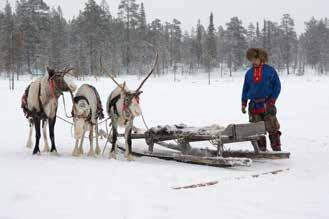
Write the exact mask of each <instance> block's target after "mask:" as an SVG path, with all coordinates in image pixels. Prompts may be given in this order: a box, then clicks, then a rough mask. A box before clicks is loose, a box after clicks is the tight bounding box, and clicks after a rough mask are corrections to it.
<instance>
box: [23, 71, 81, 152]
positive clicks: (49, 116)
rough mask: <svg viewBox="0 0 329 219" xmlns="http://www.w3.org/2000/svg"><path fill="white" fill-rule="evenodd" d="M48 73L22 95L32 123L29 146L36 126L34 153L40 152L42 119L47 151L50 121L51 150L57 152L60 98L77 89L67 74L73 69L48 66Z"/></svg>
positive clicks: (24, 108)
mask: <svg viewBox="0 0 329 219" xmlns="http://www.w3.org/2000/svg"><path fill="white" fill-rule="evenodd" d="M47 71H48V74H47V75H45V76H43V77H41V78H38V79H37V80H35V81H33V82H32V83H31V84H30V85H29V86H28V88H27V89H26V90H25V92H24V95H23V97H22V105H21V106H22V108H23V111H24V114H25V116H26V118H27V119H28V120H29V123H30V132H29V138H28V142H27V146H28V147H29V146H30V145H31V144H32V140H31V136H32V130H33V126H34V127H35V132H36V133H35V139H36V141H35V145H34V149H33V154H39V153H40V149H39V140H40V137H41V134H40V123H41V121H42V129H43V136H44V140H45V149H44V150H45V151H46V152H49V147H48V143H47V131H46V125H47V123H49V136H50V140H51V148H50V152H52V153H55V154H56V153H57V149H56V145H55V134H54V128H55V123H56V113H57V108H58V98H59V97H60V96H61V95H62V94H63V92H70V93H71V95H72V92H74V91H75V90H76V85H75V83H74V82H73V81H71V80H69V79H68V78H67V77H66V76H67V74H71V72H72V71H73V69H64V70H63V71H56V70H54V69H50V68H48V67H47Z"/></svg>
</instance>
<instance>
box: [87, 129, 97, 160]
mask: <svg viewBox="0 0 329 219" xmlns="http://www.w3.org/2000/svg"><path fill="white" fill-rule="evenodd" d="M89 143H90V149H89V152H88V156H89V157H94V156H95V151H94V125H93V124H90V125H89Z"/></svg>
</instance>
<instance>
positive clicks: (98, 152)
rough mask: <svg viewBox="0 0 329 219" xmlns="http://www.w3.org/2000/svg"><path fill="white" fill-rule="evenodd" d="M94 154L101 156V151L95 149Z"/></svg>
mask: <svg viewBox="0 0 329 219" xmlns="http://www.w3.org/2000/svg"><path fill="white" fill-rule="evenodd" d="M95 153H96V155H100V154H101V149H100V148H99V147H96V150H95Z"/></svg>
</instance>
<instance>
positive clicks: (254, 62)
mask: <svg viewBox="0 0 329 219" xmlns="http://www.w3.org/2000/svg"><path fill="white" fill-rule="evenodd" d="M251 62H252V64H253V65H254V66H259V65H260V64H261V61H260V59H259V58H254V59H252V60H251Z"/></svg>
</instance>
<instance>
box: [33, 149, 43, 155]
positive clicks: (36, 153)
mask: <svg viewBox="0 0 329 219" xmlns="http://www.w3.org/2000/svg"><path fill="white" fill-rule="evenodd" d="M32 155H41V153H40V150H39V149H37V150H34V151H33V153H32Z"/></svg>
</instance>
